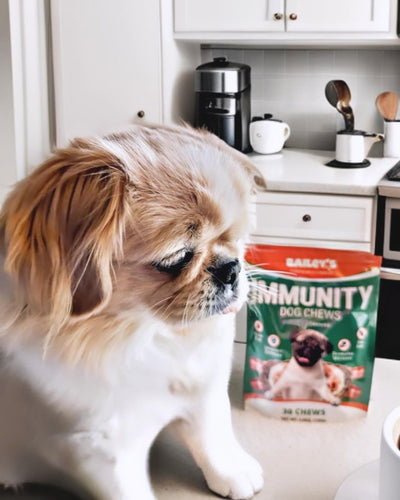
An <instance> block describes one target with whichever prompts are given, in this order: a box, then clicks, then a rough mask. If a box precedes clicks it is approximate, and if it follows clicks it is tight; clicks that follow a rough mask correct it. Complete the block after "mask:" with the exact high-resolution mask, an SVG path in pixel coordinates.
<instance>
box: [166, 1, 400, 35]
mask: <svg viewBox="0 0 400 500" xmlns="http://www.w3.org/2000/svg"><path fill="white" fill-rule="evenodd" d="M174 9H175V10H174V20H175V24H174V31H175V37H176V38H180V39H198V40H203V41H213V40H214V41H226V42H230V41H234V40H248V41H251V40H256V39H258V40H263V39H265V40H274V39H277V40H290V39H291V40H295V39H296V38H298V39H302V40H304V39H305V38H307V37H309V38H311V39H312V38H315V39H317V38H319V39H321V37H322V36H323V35H325V36H328V38H333V39H334V38H336V39H338V40H343V39H353V40H354V39H358V38H359V39H368V38H371V39H372V38H374V39H375V38H378V39H379V38H392V39H396V38H397V35H396V20H397V0H351V1H348V0H323V1H321V0H251V2H249V1H246V0H231V1H230V0H174Z"/></svg>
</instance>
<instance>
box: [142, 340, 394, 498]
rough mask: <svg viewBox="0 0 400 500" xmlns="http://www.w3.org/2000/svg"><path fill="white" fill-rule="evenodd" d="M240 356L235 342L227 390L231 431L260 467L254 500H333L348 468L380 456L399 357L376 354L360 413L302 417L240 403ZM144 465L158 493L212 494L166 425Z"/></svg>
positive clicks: (241, 350) (241, 347) (173, 495)
mask: <svg viewBox="0 0 400 500" xmlns="http://www.w3.org/2000/svg"><path fill="white" fill-rule="evenodd" d="M244 357H245V345H244V344H239V343H236V344H235V359H234V366H233V372H232V378H231V385H230V394H231V401H232V409H233V412H232V416H233V423H234V427H235V430H236V434H237V437H238V439H239V441H240V442H241V443H242V445H243V446H244V448H245V449H246V450H247V451H249V452H250V453H251V454H253V456H254V457H256V458H257V459H258V460H259V461H260V463H261V464H262V466H263V469H264V474H265V486H264V489H263V490H262V491H261V492H260V493H259V494H258V495H256V496H255V497H254V498H255V500H333V499H334V498H335V494H336V492H337V490H338V488H339V486H340V485H341V483H342V482H343V480H344V479H345V478H346V477H347V476H348V475H349V474H350V473H352V472H354V471H355V470H356V469H358V468H359V467H360V466H362V465H364V464H367V463H369V462H371V461H374V460H377V459H378V457H379V446H380V433H381V428H382V424H383V420H384V418H385V416H386V415H387V414H388V413H389V412H390V411H391V410H392V409H393V408H394V407H395V406H397V405H400V384H399V383H398V381H399V380H400V361H394V360H387V359H377V360H376V362H375V369H374V376H373V383H372V392H371V402H370V408H369V411H368V414H367V416H365V417H362V418H360V419H357V420H352V421H348V422H340V423H304V422H282V421H280V420H274V419H271V418H267V417H265V416H263V415H261V414H258V413H257V412H256V411H254V410H243V405H242V378H243V366H244ZM151 471H152V480H153V484H154V489H155V493H156V495H157V498H158V500H206V499H209V500H211V499H216V498H218V497H217V496H215V495H214V494H213V493H211V492H210V491H208V490H207V487H206V485H205V482H204V480H203V476H202V474H201V472H200V470H199V469H198V468H197V467H196V465H195V464H194V462H193V460H192V458H191V456H190V455H189V453H188V452H187V451H186V450H185V449H184V448H183V447H182V445H181V444H180V443H178V442H176V441H175V440H174V439H173V438H172V437H170V436H169V435H168V433H166V432H164V433H162V434H161V436H160V437H159V439H158V440H157V441H156V443H155V445H154V447H153V450H152V458H151ZM354 500H361V499H359V498H354Z"/></svg>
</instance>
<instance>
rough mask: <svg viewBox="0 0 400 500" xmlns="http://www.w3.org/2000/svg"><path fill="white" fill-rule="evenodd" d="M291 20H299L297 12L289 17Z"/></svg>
mask: <svg viewBox="0 0 400 500" xmlns="http://www.w3.org/2000/svg"><path fill="white" fill-rule="evenodd" d="M289 19H290V20H291V21H296V19H297V14H296V13H295V12H292V13H291V14H290V15H289Z"/></svg>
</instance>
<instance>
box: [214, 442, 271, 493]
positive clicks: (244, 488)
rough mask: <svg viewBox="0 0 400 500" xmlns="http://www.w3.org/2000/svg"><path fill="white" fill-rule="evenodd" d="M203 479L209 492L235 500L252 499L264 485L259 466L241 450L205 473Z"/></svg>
mask: <svg viewBox="0 0 400 500" xmlns="http://www.w3.org/2000/svg"><path fill="white" fill-rule="evenodd" d="M205 477H206V481H207V484H208V487H209V488H210V490H212V491H214V492H215V493H218V494H219V495H221V496H223V497H228V498H232V499H236V500H245V499H249V498H252V497H253V496H254V495H255V493H257V492H259V491H260V490H261V488H262V487H263V484H264V478H263V471H262V469H261V466H260V464H259V463H258V462H257V460H255V459H254V458H253V457H251V456H250V455H248V454H247V453H246V452H244V451H243V450H241V451H240V452H238V453H237V454H236V457H229V459H227V460H226V461H225V462H224V463H223V464H219V466H214V467H213V468H212V469H210V470H208V471H205Z"/></svg>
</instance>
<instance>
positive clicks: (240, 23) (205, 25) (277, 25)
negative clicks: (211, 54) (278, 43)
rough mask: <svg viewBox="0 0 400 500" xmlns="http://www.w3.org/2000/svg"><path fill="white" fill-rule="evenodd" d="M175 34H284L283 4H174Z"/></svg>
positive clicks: (262, 0)
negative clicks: (258, 32)
mask: <svg viewBox="0 0 400 500" xmlns="http://www.w3.org/2000/svg"><path fill="white" fill-rule="evenodd" d="M174 7H175V32H191V31H215V32H227V31H284V30H285V18H284V15H283V11H284V0H251V1H250V2H249V1H248V0H233V1H232V0H175V1H174Z"/></svg>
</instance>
